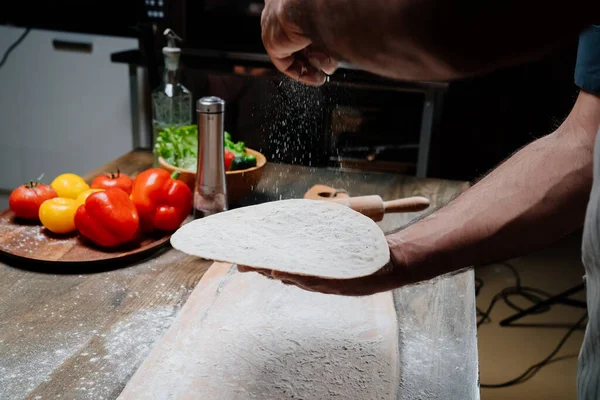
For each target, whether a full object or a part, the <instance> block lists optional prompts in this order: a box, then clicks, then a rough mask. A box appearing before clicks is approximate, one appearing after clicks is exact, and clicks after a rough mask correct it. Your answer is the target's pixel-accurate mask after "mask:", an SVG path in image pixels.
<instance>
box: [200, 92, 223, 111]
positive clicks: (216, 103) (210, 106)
mask: <svg viewBox="0 0 600 400" xmlns="http://www.w3.org/2000/svg"><path fill="white" fill-rule="evenodd" d="M196 111H198V112H200V113H205V114H219V113H222V112H225V100H223V99H220V98H218V97H214V96H208V97H202V98H200V99H198V101H197V102H196Z"/></svg>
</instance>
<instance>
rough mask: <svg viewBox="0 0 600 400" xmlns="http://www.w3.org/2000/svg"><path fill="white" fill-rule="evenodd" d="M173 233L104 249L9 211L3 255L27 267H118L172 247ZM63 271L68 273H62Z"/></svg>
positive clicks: (0, 231) (0, 239) (0, 225)
mask: <svg viewBox="0 0 600 400" xmlns="http://www.w3.org/2000/svg"><path fill="white" fill-rule="evenodd" d="M170 237H171V235H170V234H165V233H160V234H156V235H147V236H140V237H139V238H138V239H137V240H134V241H133V242H131V243H130V244H128V245H124V246H121V247H118V248H115V249H101V248H99V247H96V246H95V245H94V244H93V243H90V242H88V241H86V240H85V239H83V238H81V237H80V236H79V235H77V233H74V234H72V235H66V236H60V235H54V234H53V233H52V232H49V231H48V230H47V229H45V228H44V227H43V226H42V225H41V224H40V223H23V222H19V221H16V220H15V219H14V214H13V213H12V211H10V210H6V211H4V212H2V213H0V254H1V255H3V256H4V257H5V258H10V259H12V260H13V261H15V262H17V263H21V264H27V266H28V267H30V266H32V265H31V264H35V265H38V266H40V265H41V266H45V267H56V266H57V265H60V268H63V267H91V266H98V265H108V264H113V265H118V266H120V267H123V266H125V265H126V263H130V262H133V261H135V260H139V259H141V258H144V257H147V256H149V255H150V254H153V253H154V252H156V251H158V250H160V249H161V248H162V247H164V246H165V245H168V244H169V238H170ZM61 271H62V272H66V271H64V270H61Z"/></svg>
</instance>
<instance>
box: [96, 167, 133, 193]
mask: <svg viewBox="0 0 600 400" xmlns="http://www.w3.org/2000/svg"><path fill="white" fill-rule="evenodd" d="M90 187H91V188H92V189H105V190H106V189H110V188H119V189H123V190H124V191H125V192H126V193H127V194H131V189H132V187H133V179H131V178H130V177H129V176H127V175H125V174H122V173H121V171H119V170H118V169H117V173H116V174H114V173H111V174H105V175H98V176H97V177H96V178H94V180H93V181H92V184H91V186H90Z"/></svg>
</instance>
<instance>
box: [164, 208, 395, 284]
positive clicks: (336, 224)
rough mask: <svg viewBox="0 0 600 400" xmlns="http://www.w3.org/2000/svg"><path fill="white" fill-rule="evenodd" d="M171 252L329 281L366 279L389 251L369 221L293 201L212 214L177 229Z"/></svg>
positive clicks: (354, 213)
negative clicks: (177, 251)
mask: <svg viewBox="0 0 600 400" xmlns="http://www.w3.org/2000/svg"><path fill="white" fill-rule="evenodd" d="M171 244H172V245H173V247H174V248H176V249H178V250H180V251H182V252H184V253H187V254H190V255H194V256H198V257H202V258H205V259H209V260H215V261H221V262H227V263H233V264H237V265H244V266H248V267H252V268H260V269H269V270H275V271H280V272H285V273H290V274H297V275H308V276H318V277H322V278H330V279H351V278H358V277H362V276H368V275H371V274H373V273H375V272H376V271H378V270H379V269H381V268H382V267H383V266H384V265H385V264H387V263H388V261H389V258H390V254H389V247H388V244H387V241H386V238H385V235H384V233H383V232H382V230H381V229H380V228H379V226H377V224H376V223H375V222H374V221H373V220H372V219H370V218H368V217H366V216H364V215H362V214H361V213H359V212H357V211H354V210H352V209H351V208H349V207H346V206H344V205H340V204H334V203H330V202H327V201H321V200H308V199H292V200H280V201H273V202H268V203H263V204H259V205H255V206H248V207H242V208H237V209H233V210H229V211H225V212H222V213H219V214H214V215H211V216H209V217H206V218H202V219H197V220H194V221H192V222H190V223H188V224H186V225H184V226H182V227H181V228H180V229H179V230H178V231H177V232H175V234H173V236H172V237H171Z"/></svg>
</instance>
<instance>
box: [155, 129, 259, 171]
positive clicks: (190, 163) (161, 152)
mask: <svg viewBox="0 0 600 400" xmlns="http://www.w3.org/2000/svg"><path fill="white" fill-rule="evenodd" d="M224 148H225V150H228V151H230V152H232V153H233V154H234V156H235V158H234V159H233V161H232V162H231V163H230V166H229V169H228V171H237V170H242V169H248V168H253V167H256V165H257V159H256V156H255V155H253V154H249V153H248V152H247V151H246V144H245V143H244V142H242V141H240V142H234V141H233V139H232V137H231V134H230V133H229V132H225V138H224ZM154 152H155V153H156V154H158V156H160V157H162V158H163V159H164V160H165V162H167V163H168V164H170V165H173V166H175V167H177V168H181V169H186V170H190V171H194V172H195V171H196V168H197V160H198V127H197V125H188V126H180V127H167V128H165V129H164V130H162V131H161V132H160V133H159V134H158V136H157V139H156V144H155V145H154Z"/></svg>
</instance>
